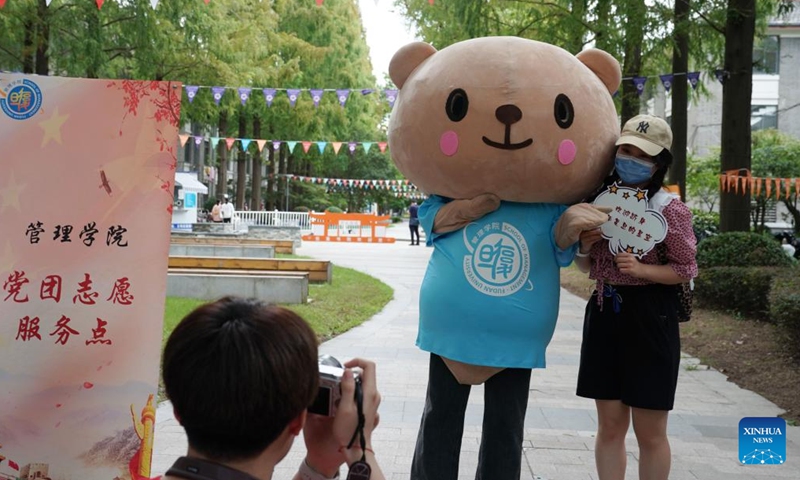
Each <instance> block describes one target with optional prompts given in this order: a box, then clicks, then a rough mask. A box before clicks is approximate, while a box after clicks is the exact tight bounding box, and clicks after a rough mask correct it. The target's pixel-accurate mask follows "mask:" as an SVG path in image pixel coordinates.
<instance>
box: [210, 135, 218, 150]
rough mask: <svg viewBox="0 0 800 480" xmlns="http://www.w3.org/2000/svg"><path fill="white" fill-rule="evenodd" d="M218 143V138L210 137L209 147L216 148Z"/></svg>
mask: <svg viewBox="0 0 800 480" xmlns="http://www.w3.org/2000/svg"><path fill="white" fill-rule="evenodd" d="M218 143H219V137H211V147H212V148H217V144H218Z"/></svg>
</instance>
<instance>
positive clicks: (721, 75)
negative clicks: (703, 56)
mask: <svg viewBox="0 0 800 480" xmlns="http://www.w3.org/2000/svg"><path fill="white" fill-rule="evenodd" d="M714 75H716V77H717V80H719V83H725V77H727V76H728V73H727V72H726V71H725V70H722V69H717V70H714ZM767 196H769V195H767Z"/></svg>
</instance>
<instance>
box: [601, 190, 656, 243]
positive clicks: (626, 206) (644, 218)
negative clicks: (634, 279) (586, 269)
mask: <svg viewBox="0 0 800 480" xmlns="http://www.w3.org/2000/svg"><path fill="white" fill-rule="evenodd" d="M594 205H596V206H598V207H609V208H611V212H610V213H609V216H610V219H609V221H607V222H606V223H604V224H603V225H602V226H601V227H600V230H601V232H602V234H603V238H605V239H606V240H608V249H609V250H611V253H612V254H614V255H616V254H617V253H619V252H627V253H631V254H633V255H636V257H638V258H642V257H644V256H645V255H646V254H647V252H649V251H650V250H652V249H653V248H655V246H656V245H657V244H658V243H659V242H662V241H664V239H665V238H666V236H667V220H666V219H665V218H664V216H663V215H661V213H660V212H657V211H656V210H651V209H649V208H648V207H649V205H648V203H647V190H641V189H639V188H630V187H623V186H620V185H619V184H616V183H615V184H613V185H611V186H609V187H608V189H606V191H604V192H603V193H601V194H600V195H598V196H597V198H596V199H595V201H594Z"/></svg>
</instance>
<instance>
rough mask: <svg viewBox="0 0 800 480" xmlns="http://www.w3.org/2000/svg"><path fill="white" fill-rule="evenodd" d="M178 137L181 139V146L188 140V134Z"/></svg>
mask: <svg viewBox="0 0 800 480" xmlns="http://www.w3.org/2000/svg"><path fill="white" fill-rule="evenodd" d="M178 138H180V139H181V147H183V146H184V145H186V142H187V141H188V140H189V135H178Z"/></svg>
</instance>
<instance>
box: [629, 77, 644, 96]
mask: <svg viewBox="0 0 800 480" xmlns="http://www.w3.org/2000/svg"><path fill="white" fill-rule="evenodd" d="M631 80H633V86H634V87H636V95H639V96H641V95H642V93H643V92H644V84H645V83H647V77H633V78H632V79H631Z"/></svg>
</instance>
